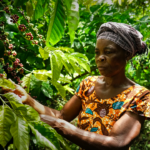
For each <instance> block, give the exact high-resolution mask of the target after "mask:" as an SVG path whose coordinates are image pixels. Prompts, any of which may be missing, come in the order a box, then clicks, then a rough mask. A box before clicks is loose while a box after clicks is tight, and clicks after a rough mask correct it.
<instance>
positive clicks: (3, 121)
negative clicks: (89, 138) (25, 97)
mask: <svg viewBox="0 0 150 150" xmlns="http://www.w3.org/2000/svg"><path fill="white" fill-rule="evenodd" d="M1 80H6V79H2V78H1ZM11 84H12V83H11V82H10V81H9V80H7V82H5V85H6V86H7V87H8V88H9V89H11V90H13V88H12V85H11ZM6 98H7V100H8V101H6ZM0 99H1V101H2V102H3V105H1V106H0V114H1V115H0V128H1V130H0V137H1V138H0V139H1V140H0V144H1V145H2V146H3V147H5V146H6V145H7V143H8V142H9V141H10V140H11V138H12V137H13V143H14V145H13V147H14V149H15V148H16V149H17V150H22V149H24V150H28V149H29V141H30V132H32V133H33V135H34V136H35V140H36V141H37V142H38V144H40V145H42V146H43V147H46V148H49V149H52V150H60V143H61V144H62V145H63V148H64V149H66V150H69V149H70V148H69V147H68V146H67V144H66V143H65V141H64V140H62V137H61V136H60V135H58V133H57V132H56V131H55V130H54V129H53V128H51V127H50V126H49V125H47V124H45V123H43V122H41V121H40V117H39V114H38V113H37V112H36V111H35V110H34V109H33V108H32V107H31V106H28V105H24V104H22V102H21V100H20V97H19V96H18V95H16V94H14V93H11V92H10V93H6V94H1V95H0ZM4 99H5V100H4ZM30 130H31V131H30Z"/></svg>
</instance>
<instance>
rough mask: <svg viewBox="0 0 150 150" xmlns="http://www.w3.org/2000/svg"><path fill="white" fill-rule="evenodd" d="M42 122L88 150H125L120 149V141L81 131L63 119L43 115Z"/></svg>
mask: <svg viewBox="0 0 150 150" xmlns="http://www.w3.org/2000/svg"><path fill="white" fill-rule="evenodd" d="M41 120H42V121H44V122H45V123H47V124H49V125H50V126H52V127H53V128H54V129H55V130H56V131H57V132H58V133H59V134H61V135H62V136H64V137H65V138H66V139H68V140H70V141H72V142H73V143H75V144H77V145H79V146H80V147H82V148H84V149H86V150H116V149H121V150H124V148H123V147H122V148H119V147H118V145H119V144H118V142H119V141H117V140H115V138H113V137H110V136H105V135H99V134H96V133H91V132H88V131H84V130H81V129H79V128H77V127H75V126H74V125H72V124H70V123H68V122H66V121H64V120H62V119H56V118H53V117H49V116H44V115H41Z"/></svg>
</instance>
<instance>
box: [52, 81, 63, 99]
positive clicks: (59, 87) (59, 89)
mask: <svg viewBox="0 0 150 150" xmlns="http://www.w3.org/2000/svg"><path fill="white" fill-rule="evenodd" d="M52 84H53V85H54V86H55V87H56V89H57V90H58V92H59V93H60V95H61V96H62V97H63V98H65V96H66V91H65V88H64V87H63V86H62V85H61V84H60V83H58V82H52Z"/></svg>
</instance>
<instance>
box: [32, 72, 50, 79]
mask: <svg viewBox="0 0 150 150" xmlns="http://www.w3.org/2000/svg"><path fill="white" fill-rule="evenodd" d="M33 73H34V76H35V77H36V78H37V79H39V80H41V81H47V79H48V77H49V76H50V75H51V72H49V71H47V70H34V71H33Z"/></svg>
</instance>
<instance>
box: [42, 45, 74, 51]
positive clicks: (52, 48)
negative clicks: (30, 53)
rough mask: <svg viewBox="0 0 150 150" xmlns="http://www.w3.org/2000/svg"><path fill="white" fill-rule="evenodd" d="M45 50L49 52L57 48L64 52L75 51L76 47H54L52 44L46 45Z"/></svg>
mask: <svg viewBox="0 0 150 150" xmlns="http://www.w3.org/2000/svg"><path fill="white" fill-rule="evenodd" d="M44 50H45V51H46V52H47V53H49V52H50V51H55V50H61V51H64V52H68V53H70V52H74V49H72V48H69V47H61V46H60V47H52V46H46V47H44Z"/></svg>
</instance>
